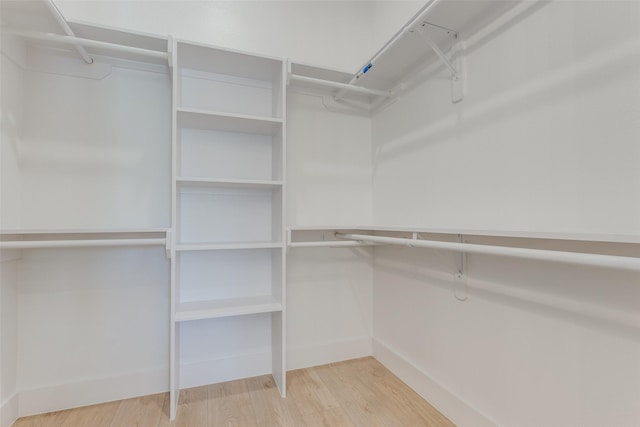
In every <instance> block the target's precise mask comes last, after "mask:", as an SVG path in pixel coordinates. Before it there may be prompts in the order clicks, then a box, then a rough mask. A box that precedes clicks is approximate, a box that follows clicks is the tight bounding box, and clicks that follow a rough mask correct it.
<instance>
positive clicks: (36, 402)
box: [2, 48, 171, 416]
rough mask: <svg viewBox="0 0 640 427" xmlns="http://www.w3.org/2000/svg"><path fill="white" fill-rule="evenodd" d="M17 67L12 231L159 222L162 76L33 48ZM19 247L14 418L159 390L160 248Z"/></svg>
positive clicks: (166, 151)
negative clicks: (19, 90) (19, 118)
mask: <svg viewBox="0 0 640 427" xmlns="http://www.w3.org/2000/svg"><path fill="white" fill-rule="evenodd" d="M26 58H27V61H26V68H25V69H24V70H21V73H22V76H23V78H24V96H23V105H22V108H23V111H22V113H23V117H24V120H23V129H22V138H21V141H20V143H19V152H20V162H19V165H18V166H19V177H20V184H21V185H18V186H17V187H18V188H19V190H20V193H19V194H20V196H21V202H22V203H21V207H20V215H19V217H20V220H21V221H20V226H21V227H23V228H31V229H118V228H126V229H132V228H154V227H168V226H169V217H170V206H171V202H170V201H171V194H170V193H171V185H170V182H171V181H170V176H171V161H170V158H171V142H170V141H171V131H170V117H171V102H170V94H171V92H170V80H169V76H168V75H167V70H166V67H157V66H150V65H142V64H137V65H136V64H133V63H127V64H126V65H125V66H115V65H111V64H107V63H104V62H101V61H98V60H97V61H96V63H94V64H93V65H92V66H91V67H87V66H86V64H84V63H83V62H82V61H81V60H79V59H78V58H76V57H75V56H71V55H70V56H68V57H66V56H65V55H64V54H63V53H61V54H53V55H52V54H50V53H49V52H45V51H40V50H37V49H35V48H34V49H29V50H28V53H27V56H26ZM4 96H5V94H4V93H3V100H4ZM14 185H15V184H14ZM3 197H4V194H3ZM3 252H4V251H3ZM21 252H22V253H21V255H20V259H19V260H17V261H13V262H15V263H16V264H17V267H16V268H17V269H18V271H19V272H20V273H21V276H20V277H19V279H20V280H19V286H17V287H16V288H15V291H14V293H15V297H14V298H15V299H16V301H15V303H14V309H15V310H16V312H17V313H16V316H17V317H16V319H15V320H16V321H14V322H13V325H14V328H17V329H16V331H17V332H16V333H17V339H16V342H17V349H16V352H17V361H18V362H17V369H16V367H13V368H11V367H7V368H6V370H5V366H3V367H2V368H3V374H7V375H9V374H10V373H12V374H13V375H16V374H17V390H18V392H19V412H20V415H21V416H24V415H29V414H33V413H41V412H47V411H51V410H58V409H63V408H69V407H76V406H81V405H87V404H92V403H97V402H104V401H109V400H117V399H122V398H126V397H132V396H137V395H144V394H150V393H157V392H162V391H166V390H167V388H168V384H167V383H168V332H169V331H168V328H167V325H168V322H169V265H168V261H167V258H166V255H165V251H164V249H163V248H151V249H149V248H95V249H33V250H23V251H21ZM4 266H5V264H4V263H3V267H4ZM3 274H4V271H3ZM14 277H15V275H14ZM7 284H8V283H7ZM2 286H3V291H4V286H5V282H4V280H3V283H2ZM3 316H4V313H3ZM3 321H4V317H3ZM163 325H164V326H163ZM4 327H5V325H4V322H3V328H4ZM3 339H5V338H4V330H3Z"/></svg>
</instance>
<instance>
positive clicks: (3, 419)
mask: <svg viewBox="0 0 640 427" xmlns="http://www.w3.org/2000/svg"><path fill="white" fill-rule="evenodd" d="M19 409H20V408H19V401H18V393H13V394H12V395H11V397H9V398H8V399H6V400H5V401H4V402H2V405H0V427H11V425H13V423H15V422H16V420H17V419H18V417H19Z"/></svg>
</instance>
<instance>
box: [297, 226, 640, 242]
mask: <svg viewBox="0 0 640 427" xmlns="http://www.w3.org/2000/svg"><path fill="white" fill-rule="evenodd" d="M288 230H291V231H292V232H295V231H332V230H335V231H348V230H359V231H371V232H399V233H428V234H452V235H457V234H461V235H463V236H482V237H511V238H525V239H543V240H571V241H584V242H602V243H633V244H639V243H640V235H637V234H599V233H561V232H553V231H551V232H536V231H519V230H479V229H451V228H422V227H385V226H368V225H364V226H363V225H355V226H343V225H339V226H293V227H288Z"/></svg>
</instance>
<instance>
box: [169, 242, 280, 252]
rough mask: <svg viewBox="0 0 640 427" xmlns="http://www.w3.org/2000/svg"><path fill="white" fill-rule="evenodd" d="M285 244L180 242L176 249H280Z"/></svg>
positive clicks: (182, 250)
mask: <svg viewBox="0 0 640 427" xmlns="http://www.w3.org/2000/svg"><path fill="white" fill-rule="evenodd" d="M283 246H284V244H283V243H277V242H239V243H238V242H228V243H222V242H221V243H218V242H216V243H179V244H177V245H176V251H180V252H187V251H221V250H237V249H278V248H282V247H283Z"/></svg>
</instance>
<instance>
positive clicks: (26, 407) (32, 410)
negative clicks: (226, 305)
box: [2, 369, 169, 427]
mask: <svg viewBox="0 0 640 427" xmlns="http://www.w3.org/2000/svg"><path fill="white" fill-rule="evenodd" d="M167 390H169V373H168V371H167V370H166V369H155V370H149V371H142V372H135V373H132V374H126V375H120V376H115V377H108V378H99V379H91V380H87V381H81V382H74V383H69V384H60V385H55V386H50V387H42V388H37V389H31V390H23V391H20V394H19V397H20V399H19V416H20V417H24V416H28V415H35V414H42V413H45V412H51V411H59V410H62V409H70V408H77V407H79V406H87V405H93V404H96V403H104V402H111V401H113V400H120V399H128V398H131V397H137V396H144V395H148V394H155V393H163V392H166V391H167ZM2 427H4V425H3V426H2Z"/></svg>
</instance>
